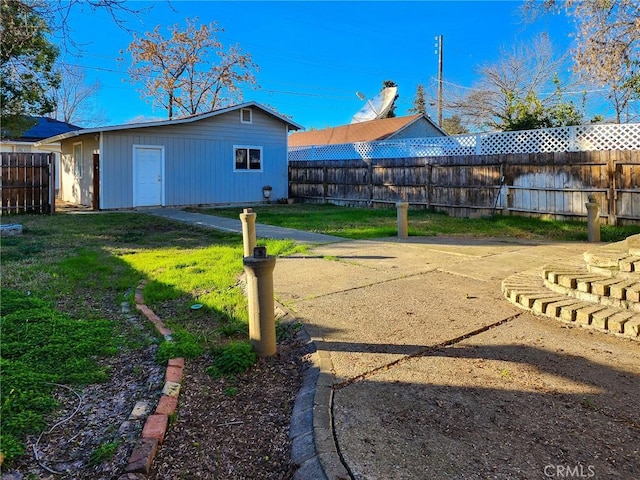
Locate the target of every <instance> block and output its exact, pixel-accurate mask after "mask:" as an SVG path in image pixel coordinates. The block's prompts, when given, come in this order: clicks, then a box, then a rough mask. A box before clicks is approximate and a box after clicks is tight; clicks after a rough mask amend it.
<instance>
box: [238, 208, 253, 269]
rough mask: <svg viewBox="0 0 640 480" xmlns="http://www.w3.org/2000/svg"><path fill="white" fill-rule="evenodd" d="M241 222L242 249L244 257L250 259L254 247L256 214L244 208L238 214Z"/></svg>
mask: <svg viewBox="0 0 640 480" xmlns="http://www.w3.org/2000/svg"><path fill="white" fill-rule="evenodd" d="M240 221H241V222H242V247H243V250H244V256H245V257H250V256H251V254H252V253H253V249H254V248H255V246H256V213H255V212H254V211H253V208H245V209H244V210H243V211H242V213H241V214H240Z"/></svg>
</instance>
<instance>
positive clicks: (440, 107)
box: [436, 35, 443, 127]
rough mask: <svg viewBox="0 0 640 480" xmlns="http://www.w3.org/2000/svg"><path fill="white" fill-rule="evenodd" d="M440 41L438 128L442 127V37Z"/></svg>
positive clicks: (440, 36) (438, 38)
mask: <svg viewBox="0 0 640 480" xmlns="http://www.w3.org/2000/svg"><path fill="white" fill-rule="evenodd" d="M436 40H438V44H437V46H438V126H439V127H442V42H443V38H442V35H439V36H437V37H436Z"/></svg>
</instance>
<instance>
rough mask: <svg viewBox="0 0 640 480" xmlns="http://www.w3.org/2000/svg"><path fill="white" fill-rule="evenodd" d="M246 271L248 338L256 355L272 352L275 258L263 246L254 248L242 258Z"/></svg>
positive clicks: (273, 339) (274, 349) (274, 351)
mask: <svg viewBox="0 0 640 480" xmlns="http://www.w3.org/2000/svg"><path fill="white" fill-rule="evenodd" d="M242 264H243V265H244V271H245V272H246V273H247V297H248V298H247V299H248V302H249V339H250V340H251V345H252V346H253V349H254V350H255V351H256V354H257V355H258V356H259V357H269V356H271V355H275V353H276V323H275V319H274V313H273V312H274V303H273V269H274V268H275V266H276V257H269V256H268V255H267V249H266V247H255V248H254V250H253V255H252V256H250V257H244V259H243V260H242Z"/></svg>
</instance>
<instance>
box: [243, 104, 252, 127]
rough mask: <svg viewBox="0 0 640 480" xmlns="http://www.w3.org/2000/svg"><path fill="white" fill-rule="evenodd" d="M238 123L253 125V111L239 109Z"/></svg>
mask: <svg viewBox="0 0 640 480" xmlns="http://www.w3.org/2000/svg"><path fill="white" fill-rule="evenodd" d="M240 123H253V111H252V110H251V109H250V108H241V109H240Z"/></svg>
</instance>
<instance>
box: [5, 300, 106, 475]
mask: <svg viewBox="0 0 640 480" xmlns="http://www.w3.org/2000/svg"><path fill="white" fill-rule="evenodd" d="M1 293H2V316H1V317H0V327H1V329H2V344H1V345H0V353H1V360H0V366H1V368H2V383H1V384H0V392H1V394H2V419H1V426H2V435H3V439H2V453H3V455H4V456H5V461H6V462H7V463H10V462H11V461H12V460H13V459H14V458H15V457H16V456H17V455H20V454H22V453H23V450H22V449H21V448H20V447H19V446H20V445H21V439H22V438H23V436H24V435H26V434H29V433H35V432H37V431H39V430H42V429H43V428H44V426H45V415H46V414H47V413H49V412H51V411H52V410H53V409H55V408H56V406H57V403H56V402H55V401H54V400H53V398H52V396H51V388H52V384H53V383H63V384H76V385H85V384H89V383H94V382H104V381H106V380H108V378H109V375H108V372H106V371H104V370H103V369H102V368H101V367H100V366H99V365H98V363H97V362H96V357H97V356H106V355H112V354H113V353H115V346H114V343H113V340H112V338H113V332H112V328H111V325H110V323H109V322H108V321H90V322H89V321H84V320H75V319H72V318H70V317H69V316H67V315H65V314H63V313H61V312H59V311H57V310H54V309H53V308H51V307H50V306H49V305H48V304H47V303H46V302H44V301H42V300H40V299H38V298H35V297H34V296H30V295H26V294H23V293H19V292H15V291H12V290H7V289H3V290H2V292H1Z"/></svg>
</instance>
